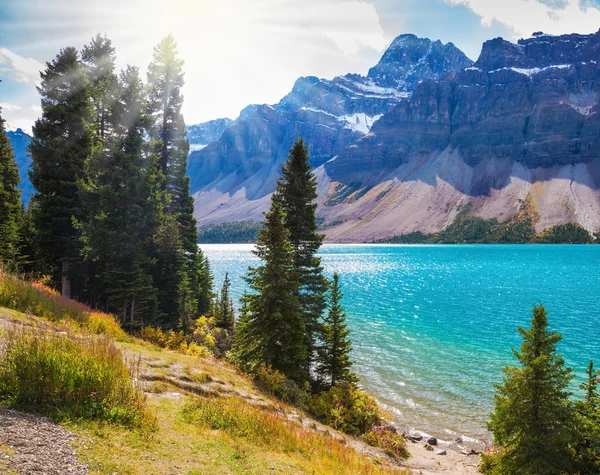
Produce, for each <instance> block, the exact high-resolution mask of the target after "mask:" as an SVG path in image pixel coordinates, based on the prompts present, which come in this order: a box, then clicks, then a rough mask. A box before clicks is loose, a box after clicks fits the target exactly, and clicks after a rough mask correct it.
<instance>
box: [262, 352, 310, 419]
mask: <svg viewBox="0 0 600 475" xmlns="http://www.w3.org/2000/svg"><path fill="white" fill-rule="evenodd" d="M254 381H256V383H257V384H258V385H259V387H261V388H262V389H263V390H264V391H266V392H268V393H269V394H272V395H273V396H275V397H277V398H279V399H281V400H282V401H283V402H286V403H288V404H292V405H294V406H296V407H300V408H302V409H306V407H307V403H308V399H309V397H310V396H309V387H304V388H300V387H299V386H298V385H297V384H296V383H295V382H294V381H292V380H290V379H287V378H286V377H285V376H284V375H283V373H280V372H279V371H277V370H276V369H273V368H272V367H271V366H269V365H265V364H264V363H263V364H260V365H259V366H257V367H256V369H255V371H254Z"/></svg>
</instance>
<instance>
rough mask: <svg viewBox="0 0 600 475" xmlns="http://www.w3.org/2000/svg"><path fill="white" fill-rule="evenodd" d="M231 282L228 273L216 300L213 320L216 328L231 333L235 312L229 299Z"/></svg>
mask: <svg viewBox="0 0 600 475" xmlns="http://www.w3.org/2000/svg"><path fill="white" fill-rule="evenodd" d="M230 288H231V280H229V273H226V274H225V280H224V281H223V287H222V288H221V293H220V294H219V296H218V298H217V305H216V312H215V320H216V326H217V327H218V328H223V329H225V330H227V331H228V332H230V333H232V332H233V329H234V327H235V311H234V309H233V301H232V300H231V297H230V293H229V292H230Z"/></svg>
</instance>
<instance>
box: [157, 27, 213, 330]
mask: <svg viewBox="0 0 600 475" xmlns="http://www.w3.org/2000/svg"><path fill="white" fill-rule="evenodd" d="M148 83H149V90H150V93H149V94H150V105H151V111H152V113H153V118H154V123H153V126H152V127H151V129H150V132H151V137H152V138H153V140H154V143H155V145H156V151H157V154H158V167H159V170H160V171H161V172H162V174H163V176H164V182H163V184H162V187H163V189H164V190H166V191H167V192H168V196H169V204H168V208H167V212H168V213H170V214H172V215H174V216H175V223H171V221H167V222H165V223H163V224H162V226H163V228H162V229H163V232H164V233H168V234H170V236H167V235H166V234H163V235H162V238H161V239H163V242H164V243H165V244H166V243H168V245H169V249H168V250H167V251H166V253H163V252H162V250H159V252H158V253H157V255H156V257H157V259H158V263H157V266H158V268H159V269H158V273H157V276H158V278H159V279H160V280H159V281H156V282H155V285H156V286H157V287H158V288H163V289H164V288H167V287H168V288H170V290H169V291H167V292H169V293H170V295H169V296H168V298H166V300H161V310H162V312H163V313H164V314H165V315H166V316H167V318H168V319H169V320H170V321H171V323H172V324H173V323H174V322H175V321H176V320H178V319H180V318H181V320H182V323H183V325H184V326H185V325H186V324H187V322H189V318H190V315H191V314H193V313H194V312H195V311H196V310H197V309H198V299H199V294H200V293H201V292H202V289H201V288H200V287H199V283H198V275H199V272H200V269H201V265H202V263H201V260H200V259H198V258H197V252H198V244H197V243H198V234H197V230H196V220H195V218H194V217H193V213H194V201H193V199H192V197H191V196H190V182H189V177H188V176H186V170H187V155H188V152H189V142H188V141H187V139H186V138H185V135H186V130H185V123H184V120H183V115H182V114H181V107H182V105H183V96H182V95H181V88H182V87H183V84H184V80H183V60H181V59H179V58H178V57H177V45H176V43H175V40H174V39H173V37H172V36H171V35H169V36H167V37H166V38H164V39H163V40H162V41H161V42H160V43H159V44H158V46H156V48H155V49H154V55H153V60H152V63H151V64H150V66H149V68H148ZM169 223H171V224H175V226H170V227H169V230H167V229H166V228H165V227H166V226H167V225H168V224H169ZM176 240H177V241H178V243H176V242H175V241H176ZM163 258H167V259H169V258H172V259H174V260H173V261H172V262H164V260H163ZM178 265H181V266H183V267H182V268H181V269H179V268H176V267H175V266H178Z"/></svg>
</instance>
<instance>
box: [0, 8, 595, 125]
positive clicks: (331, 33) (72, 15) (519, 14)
mask: <svg viewBox="0 0 600 475" xmlns="http://www.w3.org/2000/svg"><path fill="white" fill-rule="evenodd" d="M598 27H600V1H599V0H501V1H500V0H218V1H215V0H211V1H208V0H195V1H191V0H168V1H165V0H53V1H50V0H1V2H0V79H2V81H3V82H2V83H1V84H0V105H1V106H2V115H3V117H5V118H6V119H7V121H8V125H9V128H16V127H23V128H24V129H26V130H30V128H31V125H32V124H33V121H34V120H35V118H36V117H37V116H38V115H39V113H40V108H39V97H38V95H37V91H36V89H35V84H36V82H37V81H38V79H39V73H38V71H39V70H40V69H42V68H43V67H44V66H43V65H44V63H45V62H46V61H49V60H51V59H52V58H53V57H54V56H55V55H56V53H57V52H58V50H59V49H60V48H61V47H64V46H75V47H77V48H81V47H82V46H83V45H84V44H85V43H87V42H88V41H89V39H90V37H91V36H92V35H94V34H95V33H97V32H102V33H106V34H107V35H108V36H109V37H110V38H111V39H112V40H113V43H114V45H115V47H116V48H117V55H118V67H119V68H122V67H124V66H125V65H126V64H133V65H136V66H139V67H140V68H141V69H142V71H145V70H146V67H147V65H148V62H149V61H150V58H151V55H152V48H153V46H154V45H155V44H156V43H157V42H158V41H159V40H160V39H161V38H162V37H163V36H165V35H166V34H168V33H173V35H174V36H175V38H176V39H177V41H178V43H179V49H180V53H181V56H182V57H183V58H184V59H185V61H186V64H185V72H186V87H185V89H184V94H185V98H186V100H185V105H184V115H185V118H186V122H187V123H197V122H200V121H204V120H209V119H213V118H217V117H231V118H235V117H236V116H237V114H238V113H239V111H240V110H241V109H242V108H243V107H245V106H246V105H248V104H250V103H274V102H277V101H278V100H279V99H280V98H281V97H282V96H283V95H285V94H286V93H287V92H288V91H289V90H290V89H291V87H292V85H293V83H294V81H295V79H296V78H298V77H299V76H307V75H314V76H319V77H327V78H331V77H333V76H335V75H338V74H345V73H348V72H358V73H362V74H365V73H366V72H367V70H368V69H369V67H371V66H373V65H374V64H375V63H376V62H377V61H378V59H379V58H380V56H381V54H382V53H383V51H384V50H385V48H386V47H387V46H388V45H389V43H390V42H391V41H392V40H393V39H394V38H395V37H396V36H397V35H399V34H401V33H414V34H417V35H418V36H422V37H429V38H432V39H440V40H442V41H443V42H449V41H452V42H453V43H455V44H456V45H457V46H458V47H459V48H461V49H462V50H463V51H464V52H465V53H466V54H467V55H468V56H469V57H471V58H472V59H474V60H475V59H477V56H478V55H479V52H480V50H481V44H482V43H483V42H484V41H485V40H487V39H491V38H494V37H497V36H502V37H504V38H507V39H510V40H513V41H515V40H517V39H519V38H521V37H528V36H530V35H531V33H533V32H534V31H540V30H541V31H544V32H546V33H551V34H562V33H572V32H579V33H592V32H595V31H597V30H598Z"/></svg>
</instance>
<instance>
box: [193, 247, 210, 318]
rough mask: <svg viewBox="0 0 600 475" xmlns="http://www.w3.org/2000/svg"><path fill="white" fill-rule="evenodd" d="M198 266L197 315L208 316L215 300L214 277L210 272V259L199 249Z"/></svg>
mask: <svg viewBox="0 0 600 475" xmlns="http://www.w3.org/2000/svg"><path fill="white" fill-rule="evenodd" d="M196 259H197V261H198V265H197V266H196V272H197V275H198V277H197V282H198V284H197V285H198V310H197V312H196V313H197V315H208V313H209V312H210V307H211V302H212V300H213V297H214V294H213V275H212V272H211V270H210V263H209V262H208V257H206V256H205V255H204V253H203V252H202V250H201V249H198V254H197V256H196Z"/></svg>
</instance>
